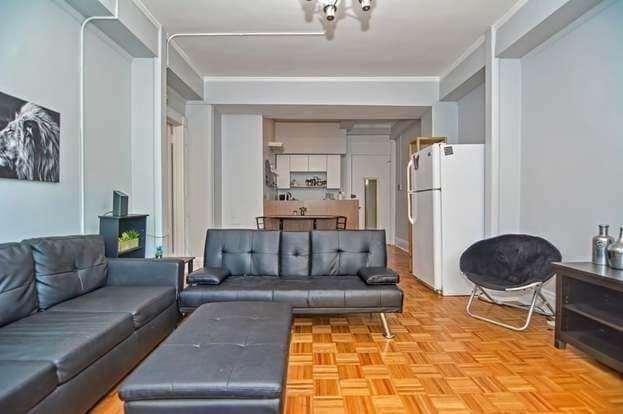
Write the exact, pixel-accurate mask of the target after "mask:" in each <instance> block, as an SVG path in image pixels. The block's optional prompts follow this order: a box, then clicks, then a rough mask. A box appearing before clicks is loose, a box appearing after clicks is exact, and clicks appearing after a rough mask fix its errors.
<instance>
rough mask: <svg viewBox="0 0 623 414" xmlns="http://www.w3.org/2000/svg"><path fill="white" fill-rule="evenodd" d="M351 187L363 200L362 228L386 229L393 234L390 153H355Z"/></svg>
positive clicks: (360, 214)
mask: <svg viewBox="0 0 623 414" xmlns="http://www.w3.org/2000/svg"><path fill="white" fill-rule="evenodd" d="M351 163H352V165H351V171H352V176H351V183H352V184H351V185H352V188H351V191H352V192H353V194H355V195H356V196H357V198H358V199H359V200H360V201H359V228H361V229H366V228H369V229H383V230H385V231H386V232H387V234H391V230H392V227H391V220H390V209H391V205H390V198H391V196H390V178H391V171H390V170H391V163H390V161H389V159H388V156H387V155H353V156H352V160H351Z"/></svg>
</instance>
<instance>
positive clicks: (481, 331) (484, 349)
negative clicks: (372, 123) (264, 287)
mask: <svg viewBox="0 0 623 414" xmlns="http://www.w3.org/2000/svg"><path fill="white" fill-rule="evenodd" d="M389 253H390V265H391V266H392V267H393V268H394V269H396V270H397V271H398V272H399V273H400V274H401V282H400V286H401V288H402V289H403V290H404V292H405V307H404V313H403V314H401V315H388V320H389V323H390V325H391V326H392V329H393V331H394V333H395V334H396V338H395V339H393V340H391V341H387V340H385V338H383V336H382V335H381V332H382V327H381V323H380V319H379V317H378V316H377V315H368V314H364V315H345V316H344V315H333V316H301V317H296V318H295V321H294V325H293V327H292V343H291V347H290V360H289V371H288V382H287V399H286V413H287V414H341V413H346V414H373V413H378V414H407V413H426V414H445V413H448V414H450V413H451V414H458V413H583V414H584V413H623V376H620V375H619V374H617V373H615V372H614V371H611V370H609V369H608V368H605V367H604V366H602V365H599V364H598V363H596V362H594V361H592V360H591V359H589V358H587V357H585V356H584V355H583V354H581V353H580V352H579V351H576V350H575V349H573V347H571V346H568V347H567V349H566V350H558V349H556V348H554V346H553V331H551V330H548V328H547V325H546V323H545V319H544V318H543V317H540V316H537V317H535V318H534V320H533V323H532V325H531V326H530V328H529V329H528V330H527V331H525V332H523V333H517V332H513V331H510V330H507V329H504V328H500V327H496V326H494V325H490V324H487V323H484V322H480V321H477V320H475V319H472V318H470V317H468V316H467V315H466V314H465V311H464V308H465V300H466V299H465V298H461V297H456V298H442V297H439V296H437V295H436V294H435V293H433V292H432V291H430V290H429V289H427V288H426V287H424V286H423V285H421V284H419V283H418V282H417V281H416V280H415V278H413V277H412V276H410V275H409V271H408V261H407V260H408V257H407V255H406V254H405V253H404V252H402V251H400V250H398V249H395V248H390V250H389ZM479 306H480V308H479V310H480V311H481V312H485V313H486V312H490V314H491V315H495V316H497V317H500V316H501V317H502V318H504V320H506V321H509V322H517V321H518V320H519V319H520V318H521V317H522V316H523V315H522V314H521V311H518V310H514V309H503V308H500V307H497V306H494V305H487V304H479ZM92 412H93V413H94V414H122V413H123V406H122V404H121V402H120V401H119V399H118V398H117V396H116V390H114V391H112V392H111V393H110V394H109V395H108V396H107V397H106V398H105V399H103V400H102V401H101V402H100V403H99V404H98V405H97V406H96V407H95V408H94V410H93V411H92Z"/></svg>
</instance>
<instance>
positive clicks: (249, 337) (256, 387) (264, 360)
mask: <svg viewBox="0 0 623 414" xmlns="http://www.w3.org/2000/svg"><path fill="white" fill-rule="evenodd" d="M291 321H292V315H291V312H290V307H289V306H287V305H285V304H278V303H264V302H262V303H239V302H238V303H211V304H208V305H205V306H202V307H201V308H199V309H197V310H196V311H195V312H194V313H193V314H192V315H191V316H190V317H189V318H188V319H187V320H186V321H185V322H184V323H183V324H182V325H181V326H180V327H179V328H178V329H177V330H176V331H175V332H173V334H171V336H169V337H168V338H167V339H166V340H165V341H164V342H163V343H162V344H161V345H160V346H159V347H158V348H157V349H156V350H155V351H154V352H153V353H152V354H151V355H150V356H149V357H148V358H147V359H146V360H145V361H144V362H143V363H142V364H141V365H140V366H139V367H138V368H137V369H136V370H135V371H134V372H133V373H132V374H131V375H130V376H129V378H128V379H127V380H126V381H125V383H124V384H123V385H122V386H121V389H120V391H119V395H120V397H121V398H122V399H123V400H124V401H137V400H166V399H233V398H238V399H251V398H260V399H268V398H281V396H282V393H283V391H284V388H285V374H286V367H287V359H288V349H289V338H290V324H291ZM227 412H234V411H227Z"/></svg>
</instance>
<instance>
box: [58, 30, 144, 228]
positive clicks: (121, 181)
mask: <svg viewBox="0 0 623 414" xmlns="http://www.w3.org/2000/svg"><path fill="white" fill-rule="evenodd" d="M85 56H86V66H85V67H86V71H85V79H86V100H85V102H86V106H85V114H86V116H85V120H86V124H85V125H86V128H85V137H86V139H85V142H86V145H85V149H86V167H85V180H86V183H85V184H86V190H87V191H86V198H85V200H86V226H85V229H86V232H87V233H99V219H98V215H101V214H104V213H106V212H108V211H111V210H112V190H121V191H123V192H125V193H127V194H130V195H132V178H131V177H132V175H131V156H132V151H131V142H130V136H131V109H130V93H131V89H130V83H131V71H132V60H131V58H130V57H129V56H127V55H125V52H124V51H122V50H121V49H120V48H119V47H118V46H116V45H114V44H113V43H112V42H103V41H102V40H101V39H100V38H98V37H97V36H96V35H93V34H91V35H90V36H88V37H87V40H86V54H85ZM61 145H62V144H61Z"/></svg>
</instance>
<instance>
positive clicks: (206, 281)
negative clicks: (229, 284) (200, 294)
mask: <svg viewBox="0 0 623 414" xmlns="http://www.w3.org/2000/svg"><path fill="white" fill-rule="evenodd" d="M227 276H229V271H228V270H227V269H222V268H220V267H202V268H201V269H197V270H195V271H194V272H192V273H191V274H189V275H188V277H187V278H186V281H187V282H188V284H189V285H218V284H220V283H221V282H222V281H223V280H225V279H226V278H227Z"/></svg>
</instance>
